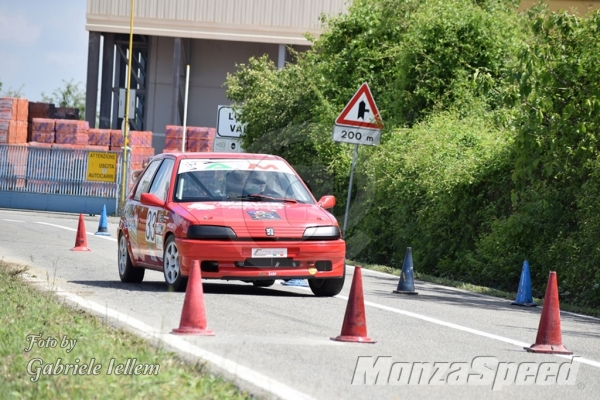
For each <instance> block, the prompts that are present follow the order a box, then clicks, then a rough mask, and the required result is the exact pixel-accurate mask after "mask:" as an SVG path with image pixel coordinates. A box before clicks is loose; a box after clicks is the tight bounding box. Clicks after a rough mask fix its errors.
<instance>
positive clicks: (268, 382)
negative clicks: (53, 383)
mask: <svg viewBox="0 0 600 400" xmlns="http://www.w3.org/2000/svg"><path fill="white" fill-rule="evenodd" d="M55 290H56V294H57V295H59V296H62V297H64V298H66V299H68V300H70V301H72V302H74V303H76V304H78V305H80V306H81V307H83V308H86V309H88V310H92V311H94V312H96V313H99V314H101V315H106V316H107V317H110V318H113V319H115V320H117V321H119V322H121V323H124V324H127V325H129V326H131V327H132V328H134V329H135V330H137V331H138V334H139V335H140V336H142V337H144V338H146V339H157V340H160V341H163V342H164V343H166V344H168V345H170V346H172V347H174V348H176V349H178V350H180V351H183V352H185V353H188V354H191V355H193V356H196V357H199V358H201V359H203V360H205V361H208V362H209V363H211V364H213V365H215V366H217V367H219V368H221V369H223V370H225V371H227V372H228V373H230V374H232V375H233V376H235V377H237V378H240V379H242V380H244V381H247V382H249V383H250V384H252V385H254V386H257V387H259V388H261V389H263V390H265V391H267V392H269V393H272V394H274V395H275V396H277V397H279V398H282V399H289V400H296V399H298V400H314V399H313V398H312V397H310V396H308V395H306V394H304V393H302V392H299V391H297V390H296V389H293V388H292V387H290V386H287V385H286V384H284V383H281V382H279V381H277V380H275V379H272V378H269V377H268V376H266V375H263V374H261V373H260V372H257V371H254V370H253V369H252V368H248V367H245V366H243V365H241V364H238V363H236V362H235V361H232V360H229V359H227V358H224V357H221V356H219V355H217V354H214V353H211V352H209V351H206V350H203V349H201V348H200V347H197V346H194V345H193V344H191V343H189V342H186V341H185V340H184V339H182V338H181V337H179V336H174V335H171V334H169V333H162V332H159V331H156V330H155V329H154V328H153V327H151V326H149V325H146V324H145V323H144V322H142V321H140V320H138V319H135V318H132V317H130V316H129V315H126V314H123V313H121V312H119V311H116V310H113V309H110V308H107V307H105V306H102V305H100V304H98V303H95V302H92V301H89V300H86V299H84V298H82V297H80V296H77V295H75V294H72V293H69V292H66V291H63V290H61V289H60V288H55Z"/></svg>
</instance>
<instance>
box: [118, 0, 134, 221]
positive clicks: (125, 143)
mask: <svg viewBox="0 0 600 400" xmlns="http://www.w3.org/2000/svg"><path fill="white" fill-rule="evenodd" d="M134 3H135V0H131V16H130V18H129V55H128V57H127V88H126V89H125V118H124V119H123V123H124V124H125V130H124V131H123V135H124V140H123V162H122V165H121V171H123V173H122V175H121V210H122V209H123V206H124V205H125V192H126V188H125V185H126V184H127V173H128V172H129V171H127V154H128V152H127V148H128V147H129V89H130V87H131V59H132V58H133V11H134Z"/></svg>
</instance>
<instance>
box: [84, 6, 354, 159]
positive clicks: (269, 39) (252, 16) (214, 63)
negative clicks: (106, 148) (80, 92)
mask: <svg viewBox="0 0 600 400" xmlns="http://www.w3.org/2000/svg"><path fill="white" fill-rule="evenodd" d="M345 3H346V0H175V1H173V0H135V3H134V15H133V27H134V29H133V32H134V37H133V58H132V75H131V89H135V115H133V116H134V118H133V119H132V126H131V129H132V130H139V131H152V132H153V133H154V137H153V146H154V148H155V149H156V150H157V151H159V152H160V151H161V150H162V149H163V147H164V133H165V126H166V125H182V124H183V115H184V112H183V107H184V94H185V81H186V76H185V75H186V65H188V64H189V65H190V77H189V100H188V114H187V125H188V126H204V127H215V126H216V122H217V109H218V106H219V105H229V104H230V101H229V100H228V99H227V97H226V95H225V92H226V88H225V87H224V83H225V79H226V76H227V74H228V73H233V72H235V70H236V64H241V63H247V62H248V59H249V58H250V57H253V56H254V57H260V56H262V55H264V54H268V55H269V56H270V58H271V59H272V60H273V61H274V62H275V63H276V64H277V65H278V66H279V67H282V66H283V65H284V63H285V62H286V58H287V57H288V51H287V48H288V47H291V48H294V49H295V50H299V51H302V50H306V49H308V48H309V47H310V46H311V43H310V42H309V41H308V40H307V39H306V38H305V37H304V34H305V33H307V32H309V33H311V34H312V35H318V34H319V33H320V31H321V22H320V16H321V14H326V15H337V14H339V13H342V12H345V11H346V10H347V4H345ZM130 7H131V0H88V1H87V15H86V19H87V21H86V29H87V30H88V31H89V54H88V66H87V87H86V115H85V119H86V120H87V121H88V122H89V124H90V127H94V126H95V125H96V124H95V123H96V110H97V109H98V106H99V124H98V126H97V127H99V128H111V129H120V128H121V122H122V119H121V118H119V116H118V115H119V114H118V102H119V96H120V91H119V89H120V88H125V87H126V74H127V53H128V47H129V31H130V15H131V13H130V10H131V8H130ZM98 94H99V95H98ZM121 96H122V95H121ZM98 99H99V104H98Z"/></svg>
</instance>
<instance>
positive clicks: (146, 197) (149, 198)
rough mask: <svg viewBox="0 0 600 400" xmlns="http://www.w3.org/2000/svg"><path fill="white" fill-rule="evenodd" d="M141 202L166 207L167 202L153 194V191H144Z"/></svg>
mask: <svg viewBox="0 0 600 400" xmlns="http://www.w3.org/2000/svg"><path fill="white" fill-rule="evenodd" d="M140 202H141V203H142V204H143V205H145V206H153V207H164V206H165V202H164V201H162V200H161V199H159V198H158V197H156V196H155V195H153V194H152V193H142V196H141V197H140Z"/></svg>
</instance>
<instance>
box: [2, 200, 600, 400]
mask: <svg viewBox="0 0 600 400" xmlns="http://www.w3.org/2000/svg"><path fill="white" fill-rule="evenodd" d="M77 217H78V216H77V215H72V214H55V213H40V212H27V211H17V210H6V209H1V210H0V258H2V259H4V260H5V261H9V262H18V263H22V264H25V265H28V266H30V269H29V271H28V274H29V276H31V278H32V279H33V280H37V281H41V282H43V283H45V284H46V285H49V286H51V287H54V289H55V290H57V292H58V294H59V295H63V296H66V298H67V299H68V300H69V301H70V302H73V303H74V304H76V305H77V306H79V307H83V308H87V309H90V310H92V311H93V312H95V313H97V314H106V316H105V318H106V319H107V321H110V322H112V323H115V324H118V325H121V326H126V327H127V328H128V329H130V330H132V331H134V332H136V333H138V334H140V335H142V336H144V337H146V338H148V339H149V340H150V341H152V342H154V343H157V344H159V345H161V346H166V347H169V348H172V349H176V350H177V351H179V352H180V353H181V354H182V355H183V356H184V357H187V358H190V359H196V358H198V357H201V358H203V359H205V360H208V361H209V363H210V365H212V366H213V367H212V368H213V369H214V370H215V371H220V372H223V373H224V374H225V375H226V376H228V377H230V378H231V379H233V380H234V381H235V382H236V383H237V384H239V385H240V386H242V387H244V388H246V389H250V390H252V391H254V392H255V393H257V394H258V395H259V396H260V397H266V398H314V399H396V398H398V399H400V398H410V399H431V398H436V399H456V398H461V399H481V398H484V397H485V398H488V397H489V398H498V399H511V400H515V399H527V400H530V399H598V398H600V395H599V394H598V393H600V320H599V319H594V318H589V317H584V316H577V315H573V314H569V313H564V312H563V313H561V322H562V336H563V344H564V345H565V346H566V347H567V348H568V349H569V350H571V351H573V352H574V354H575V355H576V356H578V358H577V360H578V361H575V362H573V364H572V366H571V373H572V375H571V379H570V380H567V381H566V384H558V383H556V379H557V378H556V377H554V375H553V373H554V374H555V372H556V371H555V370H554V369H553V368H561V369H560V371H561V372H559V373H558V375H559V381H560V383H565V382H563V381H562V378H563V377H566V372H567V366H565V365H563V363H569V362H570V360H571V359H570V358H569V357H559V356H555V355H542V354H531V353H527V352H525V351H524V350H523V346H524V345H530V344H532V343H534V342H535V338H536V333H537V328H538V324H539V320H540V313H541V308H540V307H538V308H521V307H515V306H511V305H510V301H507V300H502V299H496V298H493V297H488V296H482V295H477V294H471V293H468V292H464V291H460V290H456V289H452V288H447V287H442V286H437V285H433V284H427V283H422V282H417V284H416V288H417V291H418V292H419V295H417V296H403V295H396V294H393V293H392V291H393V290H394V289H395V288H396V286H397V283H398V278H397V277H395V276H391V275H387V274H381V273H377V272H372V271H368V270H365V269H363V270H362V275H363V288H364V297H365V303H366V318H367V328H368V336H369V337H371V338H372V339H373V340H376V341H377V343H375V344H362V343H361V344H357V343H340V342H335V341H332V340H330V337H334V336H337V335H339V334H340V331H341V327H342V321H343V318H344V312H345V309H346V304H347V296H348V293H349V291H350V286H351V281H352V275H353V273H354V268H347V274H348V275H347V279H346V285H345V287H344V290H343V291H342V293H341V294H340V295H339V296H336V297H335V298H317V297H315V296H313V295H312V293H311V292H310V290H309V289H303V288H291V287H285V286H282V285H280V284H279V281H278V282H277V283H276V284H275V285H274V286H272V287H270V288H255V287H253V286H252V285H250V284H246V283H243V282H220V281H207V280H205V281H204V285H203V286H204V293H205V306H206V313H207V321H208V328H210V329H212V330H214V331H215V333H216V335H215V336H214V337H199V336H186V337H182V336H174V335H170V333H169V332H171V330H172V329H174V328H177V327H178V326H179V321H180V317H181V309H182V305H183V300H184V294H183V293H172V292H167V291H166V286H165V284H164V280H163V276H162V274H161V273H159V272H155V271H147V272H146V277H145V279H144V282H143V283H141V284H123V283H121V282H120V280H119V275H118V271H117V242H116V227H117V222H118V220H117V219H116V218H109V219H108V228H109V232H111V234H112V236H111V237H108V238H106V237H100V236H95V235H93V232H95V231H96V230H97V227H98V220H99V216H94V217H90V216H86V230H87V232H88V234H87V242H88V247H89V248H91V249H92V251H91V252H89V253H84V252H72V251H70V249H71V248H72V247H73V246H74V244H75V231H76V228H77ZM413 251H418V249H413ZM418 268H419V266H418V265H415V269H416V270H418ZM515 268H516V269H517V270H518V271H517V272H516V273H519V271H520V266H515ZM558 281H559V285H560V276H559V277H558ZM359 357H365V358H361V361H360V362H359ZM378 357H380V358H378ZM478 357H490V358H488V359H483V358H478ZM474 359H475V360H476V362H477V360H479V361H481V362H482V363H483V361H485V364H486V367H481V366H480V367H479V368H487V369H488V370H489V371H492V372H488V371H487V370H485V369H481V370H478V369H473V368H471V369H469V366H471V367H473V364H472V363H473V361H474ZM376 361H377V364H376V367H377V368H381V373H380V376H379V377H377V374H376V373H374V372H373V371H375V369H373V368H372V367H373V363H375V362H376ZM369 362H370V364H369ZM415 363H429V365H430V366H432V369H431V371H432V372H434V371H437V372H438V373H440V374H441V381H440V380H439V379H438V376H437V374H436V376H435V377H433V379H431V380H429V379H427V378H426V377H425V375H426V376H429V374H430V373H428V372H427V365H425V373H424V377H422V378H421V384H416V383H417V382H418V379H419V376H418V373H417V371H418V370H419V368H417V367H418V364H417V365H415ZM434 363H437V364H436V365H434ZM496 363H499V365H498V366H496ZM510 363H514V365H513V364H510ZM522 363H533V364H522ZM552 363H554V364H552ZM392 364H393V366H392ZM357 365H358V369H359V370H360V369H362V373H359V374H356V376H355V369H356V368H357ZM512 368H515V370H514V371H518V372H516V375H515V372H513V369H512ZM527 368H529V369H527ZM562 368H564V369H562ZM411 369H412V375H410V372H411ZM541 370H544V371H548V372H547V373H546V374H545V375H543V374H542V373H541V372H539V371H541ZM365 371H367V372H366V373H365ZM390 371H391V374H390ZM444 371H446V374H444ZM477 371H480V372H482V373H483V372H485V373H486V374H485V375H482V378H481V379H483V381H482V382H480V383H482V384H480V385H475V384H474V379H475V378H476V377H477V376H476V375H473V377H470V378H469V377H468V375H469V373H470V374H476V373H477ZM496 371H499V372H498V373H497V374H496ZM500 371H504V372H505V374H504V375H505V376H506V382H504V383H502V382H501V380H500V377H501V376H502V375H503V374H502V373H501V372H500ZM506 371H508V372H506ZM528 371H529V372H528ZM531 371H533V372H531ZM448 372H450V374H449V375H448V374H447V373H448ZM536 372H537V373H538V374H537V375H536ZM563 372H564V373H565V375H561V374H562V373H563ZM23 374H24V375H25V374H26V371H25V368H24V369H23ZM490 374H491V375H490ZM388 375H391V378H390V379H388ZM529 375H533V377H531V376H529ZM515 376H516V378H515ZM544 376H547V378H546V383H547V384H546V385H540V384H536V383H535V380H536V379H538V381H537V382H538V383H539V382H541V381H542V380H543V378H544ZM394 377H396V378H399V379H400V382H394V379H393V378H394ZM486 377H489V380H486ZM353 379H354V383H355V384H354V385H353V384H352V382H353ZM403 379H407V381H405V380H403ZM366 381H371V382H370V383H377V384H365V382H366ZM516 381H518V382H519V383H524V384H517V383H515V382H516ZM356 383H362V384H356ZM394 383H397V384H394ZM435 383H437V384H435Z"/></svg>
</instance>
